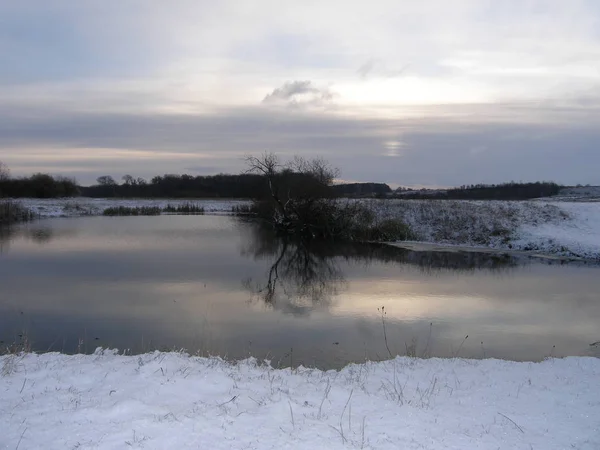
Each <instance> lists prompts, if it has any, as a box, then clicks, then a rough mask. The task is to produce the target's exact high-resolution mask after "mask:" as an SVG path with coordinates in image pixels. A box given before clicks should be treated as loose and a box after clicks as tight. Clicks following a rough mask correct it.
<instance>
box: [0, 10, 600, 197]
mask: <svg viewBox="0 0 600 450" xmlns="http://www.w3.org/2000/svg"><path fill="white" fill-rule="evenodd" d="M0 61H2V63H1V64H0V161H3V162H4V163H6V164H7V165H8V166H9V167H10V169H11V172H12V174H13V175H16V176H21V175H27V174H31V173H33V172H40V171H41V172H49V173H52V174H60V175H65V176H70V177H75V178H76V179H77V180H78V181H79V182H80V183H81V184H84V185H85V184H92V183H94V181H95V179H96V178H97V177H98V176H100V175H111V176H113V177H114V178H115V179H120V178H121V177H122V176H123V175H125V174H132V175H134V176H135V177H138V176H139V177H145V178H150V177H152V176H153V175H156V174H164V173H189V174H192V175H210V174H216V173H239V172H241V171H243V170H244V161H243V159H244V156H245V155H249V154H251V155H259V154H261V153H264V152H273V153H277V154H279V155H281V157H282V159H284V160H285V159H287V158H291V157H293V156H294V155H300V156H304V157H307V158H311V157H323V158H325V159H327V160H328V161H329V162H330V163H331V164H332V165H333V166H336V167H338V168H339V169H340V171H341V176H340V179H341V180H345V181H377V182H386V183H389V184H390V185H392V186H394V187H395V186H399V185H402V186H412V187H419V186H431V187H435V186H457V185H462V184H472V183H498V182H505V181H511V180H514V181H535V180H554V181H557V182H559V183H563V184H577V183H582V184H588V183H589V184H600V171H599V170H598V169H597V168H598V167H600V146H599V143H600V2H598V1H597V0H569V1H565V0H503V1H497V0H453V1H447V0H422V1H419V2H416V1H408V0H403V1H402V0H389V1H388V0H371V1H369V2H365V1H348V0H343V1H342V0H321V1H313V0H305V1H302V2H292V1H283V0H254V1H252V2H250V1H246V0H231V1H227V0H225V1H222V2H215V1H204V0H194V1H192V0H178V1H174V2H165V1H158V0H122V1H118V2H117V1H115V2H107V1H106V0H103V1H96V0H89V1H86V2H82V1H79V0H56V1H53V2H47V1H45V0H21V1H18V2H17V1H10V0H0Z"/></svg>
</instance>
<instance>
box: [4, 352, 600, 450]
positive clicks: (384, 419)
mask: <svg viewBox="0 0 600 450" xmlns="http://www.w3.org/2000/svg"><path fill="white" fill-rule="evenodd" d="M0 369H1V372H0V393H1V394H0V430H1V431H0V448H6V449H11V450H12V449H16V448H18V449H20V450H26V449H41V448H44V449H74V448H78V449H84V448H90V449H91V448H94V449H116V448H146V449H186V448H190V449H192V448H193V449H204V448H206V449H208V448H210V449H271V448H275V449H281V448H295V449H303V448H306V449H320V448H327V449H335V448H370V449H386V448H389V449H398V448H401V449H442V448H444V449H446V448H452V449H498V448H510V449H527V450H530V449H532V448H533V449H544V450H548V449H567V448H569V449H571V448H573V449H579V450H585V449H589V450H592V449H598V448H600V389H598V380H599V379H600V359H597V358H584V357H570V358H565V359H550V360H546V361H544V362H541V363H525V362H508V361H501V360H463V359H410V358H397V359H395V360H391V361H386V362H367V363H364V364H359V365H349V366H347V367H345V368H344V369H343V370H341V371H339V372H336V371H329V372H322V371H319V370H316V369H303V368H299V369H296V370H290V369H283V370H276V369H272V368H271V367H270V366H266V365H257V363H256V361H254V360H252V359H250V360H246V361H242V362H238V363H230V362H225V361H223V360H221V359H216V358H208V359H207V358H197V357H189V356H187V355H183V354H179V353H159V352H156V353H151V354H145V355H140V356H120V355H117V354H115V353H114V352H109V351H101V350H99V351H97V352H96V354H94V355H75V356H67V355H64V354H58V353H47V354H41V355H36V354H25V355H16V356H15V355H12V356H4V357H1V358H0Z"/></svg>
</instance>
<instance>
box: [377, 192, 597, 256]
mask: <svg viewBox="0 0 600 450" xmlns="http://www.w3.org/2000/svg"><path fill="white" fill-rule="evenodd" d="M367 204H368V205H370V206H371V207H372V208H373V210H374V211H375V214H376V216H377V217H378V219H379V220H383V219H389V218H396V219H401V220H403V221H405V222H406V223H407V224H408V225H409V226H410V227H411V229H412V230H413V231H414V232H415V233H416V235H417V236H416V239H415V241H416V242H427V243H434V244H444V245H455V246H462V247H475V248H491V249H503V250H525V251H534V252H537V253H544V254H549V255H556V256H564V257H577V258H585V259H594V260H599V259H600V202H565V201H540V200H538V201H526V202H517V201H470V200H457V201H454V200H369V201H367Z"/></svg>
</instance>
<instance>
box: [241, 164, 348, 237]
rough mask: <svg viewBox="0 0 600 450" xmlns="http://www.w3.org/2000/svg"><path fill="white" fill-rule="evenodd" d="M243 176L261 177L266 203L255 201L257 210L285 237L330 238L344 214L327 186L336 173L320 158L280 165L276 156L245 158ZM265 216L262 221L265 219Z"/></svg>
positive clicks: (260, 200)
mask: <svg viewBox="0 0 600 450" xmlns="http://www.w3.org/2000/svg"><path fill="white" fill-rule="evenodd" d="M246 164H247V166H248V169H247V171H246V173H256V174H260V175H262V176H263V177H264V178H265V180H266V184H267V186H268V192H269V199H259V203H260V205H257V208H256V209H257V210H258V211H262V212H263V213H264V214H263V217H264V218H267V219H269V220H271V221H272V223H273V224H274V225H275V227H276V228H277V229H278V230H279V231H281V232H285V233H286V234H296V235H304V236H307V237H308V236H310V237H327V238H330V237H334V233H336V232H337V228H339V227H337V226H336V225H335V224H334V223H333V222H337V223H338V224H339V223H341V222H340V221H339V218H340V217H341V213H342V212H344V211H345V210H344V209H343V208H340V205H339V204H338V203H337V202H336V200H335V199H333V190H332V189H331V185H332V184H333V181H334V179H335V178H336V177H337V176H338V174H339V171H338V170H337V169H335V168H333V167H331V166H330V165H329V163H328V162H327V161H325V160H324V159H322V158H315V159H305V158H302V157H298V156H296V157H295V158H294V159H293V160H292V161H290V162H289V163H287V164H282V163H281V161H280V160H279V158H278V156H277V155H275V154H273V153H264V154H263V155H262V156H260V157H255V156H248V157H246ZM265 216H266V217H265Z"/></svg>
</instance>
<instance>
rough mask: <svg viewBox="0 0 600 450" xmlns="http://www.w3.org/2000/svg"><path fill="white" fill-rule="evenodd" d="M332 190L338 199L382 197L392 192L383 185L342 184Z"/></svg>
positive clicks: (334, 186)
mask: <svg viewBox="0 0 600 450" xmlns="http://www.w3.org/2000/svg"><path fill="white" fill-rule="evenodd" d="M332 188H333V192H334V193H335V194H336V195H338V196H340V197H373V196H376V197H383V196H386V195H388V194H390V193H391V192H392V189H391V188H390V187H389V186H388V185H387V184H385V183H344V184H335V185H333V186H332Z"/></svg>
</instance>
